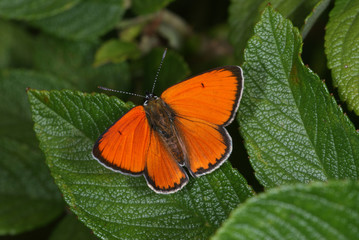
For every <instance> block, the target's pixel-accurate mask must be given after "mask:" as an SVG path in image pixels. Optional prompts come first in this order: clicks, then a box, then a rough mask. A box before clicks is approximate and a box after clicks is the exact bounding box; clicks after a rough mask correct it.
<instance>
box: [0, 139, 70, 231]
mask: <svg viewBox="0 0 359 240" xmlns="http://www.w3.org/2000/svg"><path fill="white" fill-rule="evenodd" d="M29 145H30V144H24V143H22V142H19V141H14V140H12V139H10V138H7V137H3V136H1V137H0V235H7V234H17V233H21V232H24V231H28V230H31V229H34V228H37V227H40V226H43V225H45V224H48V223H49V222H50V221H53V220H54V218H56V217H58V216H59V215H60V214H61V212H62V211H63V209H64V206H63V202H62V200H61V196H60V194H59V192H58V190H57V187H56V186H55V184H54V182H53V180H52V179H51V177H50V174H49V171H48V168H47V167H46V165H45V164H44V161H43V156H42V154H41V152H40V151H39V150H38V149H37V148H33V147H30V146H29Z"/></svg>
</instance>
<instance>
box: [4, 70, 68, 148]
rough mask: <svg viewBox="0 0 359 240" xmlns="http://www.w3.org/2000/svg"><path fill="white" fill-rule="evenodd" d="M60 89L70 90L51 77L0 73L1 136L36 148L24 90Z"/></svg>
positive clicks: (20, 73)
mask: <svg viewBox="0 0 359 240" xmlns="http://www.w3.org/2000/svg"><path fill="white" fill-rule="evenodd" d="M27 87H32V88H39V89H61V88H66V87H69V84H66V83H64V82H62V81H61V80H60V79H57V78H55V77H53V76H50V75H45V74H40V73H36V72H34V71H25V70H3V71H0V92H1V94H0V112H1V118H0V135H1V136H6V137H10V138H13V139H17V140H18V141H23V142H26V143H27V144H31V146H32V147H37V144H38V142H37V141H34V140H35V139H36V137H35V133H34V131H33V122H32V119H31V113H30V105H29V102H28V100H27V97H26V88H27Z"/></svg>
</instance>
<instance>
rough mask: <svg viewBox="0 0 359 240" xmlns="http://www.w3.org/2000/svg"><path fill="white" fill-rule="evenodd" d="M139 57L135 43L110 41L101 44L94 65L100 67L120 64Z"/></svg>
mask: <svg viewBox="0 0 359 240" xmlns="http://www.w3.org/2000/svg"><path fill="white" fill-rule="evenodd" d="M139 55H140V50H139V49H138V48H137V46H136V44H135V43H133V42H124V41H119V40H116V39H112V40H109V41H107V42H105V43H104V44H102V46H101V47H100V48H99V49H98V50H97V52H96V55H95V62H94V65H95V66H100V65H103V64H105V63H109V62H112V63H120V62H123V61H125V60H127V59H129V58H136V57H138V56H139Z"/></svg>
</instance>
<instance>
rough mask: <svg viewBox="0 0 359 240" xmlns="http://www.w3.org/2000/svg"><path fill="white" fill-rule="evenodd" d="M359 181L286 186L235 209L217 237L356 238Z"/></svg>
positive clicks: (227, 239) (358, 215)
mask: <svg viewBox="0 0 359 240" xmlns="http://www.w3.org/2000/svg"><path fill="white" fill-rule="evenodd" d="M358 202H359V183H358V182H344V181H334V182H329V183H313V184H309V185H303V184H297V185H293V186H285V187H281V188H278V189H272V190H271V191H269V192H267V193H265V194H261V195H258V197H254V198H251V199H249V201H247V202H246V203H244V204H243V205H241V206H240V207H239V208H237V209H236V210H234V211H233V212H232V214H231V216H230V218H229V219H228V220H227V221H226V222H225V223H224V224H223V226H222V227H221V228H220V229H219V231H218V232H217V233H216V235H215V237H213V238H212V239H213V240H217V239H226V240H230V239H268V240H269V239H276V240H279V239H356V238H357V237H358V234H359V205H358Z"/></svg>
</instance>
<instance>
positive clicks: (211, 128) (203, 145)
mask: <svg viewBox="0 0 359 240" xmlns="http://www.w3.org/2000/svg"><path fill="white" fill-rule="evenodd" d="M176 127H177V129H178V131H179V133H180V135H181V137H182V139H183V142H184V143H185V145H186V151H187V155H188V159H189V161H188V163H186V166H187V168H188V170H190V172H191V174H192V175H193V176H197V177H198V176H201V175H203V174H206V173H209V172H212V171H213V170H215V169H217V168H218V167H219V166H220V165H221V164H222V163H223V162H224V161H225V160H226V159H227V158H228V156H229V154H230V152H231V150H232V142H231V138H230V136H229V135H228V133H227V131H226V129H224V128H223V127H220V126H219V127H218V126H216V125H213V124H208V123H204V122H198V121H196V120H195V119H194V120H193V119H192V120H191V119H185V118H177V119H176Z"/></svg>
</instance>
